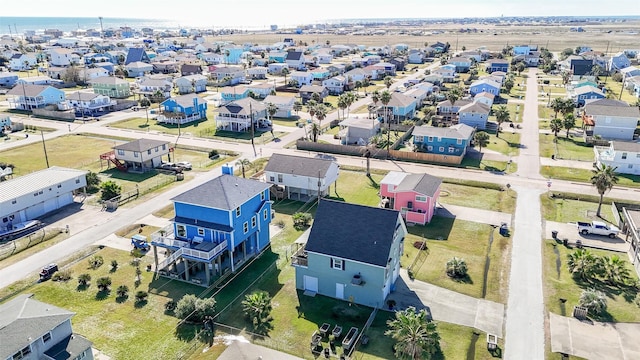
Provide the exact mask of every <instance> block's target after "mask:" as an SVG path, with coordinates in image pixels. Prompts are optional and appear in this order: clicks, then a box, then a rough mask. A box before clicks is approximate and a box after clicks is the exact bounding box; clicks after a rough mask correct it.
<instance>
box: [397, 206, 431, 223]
mask: <svg viewBox="0 0 640 360" xmlns="http://www.w3.org/2000/svg"><path fill="white" fill-rule="evenodd" d="M400 214H402V216H403V217H404V219H405V220H406V221H407V222H409V223H414V224H421V225H424V224H426V223H427V212H426V211H425V210H423V209H409V208H406V207H403V208H402V209H401V210H400Z"/></svg>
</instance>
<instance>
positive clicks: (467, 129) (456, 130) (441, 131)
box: [413, 124, 474, 139]
mask: <svg viewBox="0 0 640 360" xmlns="http://www.w3.org/2000/svg"><path fill="white" fill-rule="evenodd" d="M473 131H474V129H473V128H472V127H471V126H469V125H467V124H456V125H453V126H449V127H446V128H444V127H435V126H416V127H415V128H414V129H413V135H414V136H415V135H417V136H433V137H441V138H447V139H469V138H471V134H473Z"/></svg>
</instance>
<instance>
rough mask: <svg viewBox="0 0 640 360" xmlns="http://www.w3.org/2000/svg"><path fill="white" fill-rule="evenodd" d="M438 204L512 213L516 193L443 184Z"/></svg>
mask: <svg viewBox="0 0 640 360" xmlns="http://www.w3.org/2000/svg"><path fill="white" fill-rule="evenodd" d="M438 202H440V203H443V204H451V205H458V206H467V207H472V208H477V209H486V210H491V211H500V212H506V213H513V212H515V208H516V193H515V192H514V191H499V190H494V189H487V188H481V187H473V186H465V185H459V184H451V183H447V182H445V183H443V184H442V189H441V191H440V197H439V198H438Z"/></svg>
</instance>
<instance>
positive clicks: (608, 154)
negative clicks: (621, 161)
mask: <svg viewBox="0 0 640 360" xmlns="http://www.w3.org/2000/svg"><path fill="white" fill-rule="evenodd" d="M593 153H594V155H595V158H596V160H600V161H608V162H611V161H613V160H614V159H615V155H616V154H615V152H613V151H611V148H610V147H608V146H594V147H593Z"/></svg>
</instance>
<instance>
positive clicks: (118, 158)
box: [107, 139, 173, 172]
mask: <svg viewBox="0 0 640 360" xmlns="http://www.w3.org/2000/svg"><path fill="white" fill-rule="evenodd" d="M172 151H173V148H172V147H171V144H170V143H169V142H168V141H160V140H152V139H138V140H133V141H130V142H128V143H124V144H121V145H116V146H114V147H113V151H112V152H110V153H107V154H112V155H113V159H114V160H115V161H113V160H111V159H110V161H111V162H112V163H114V164H115V165H116V166H117V167H118V168H120V169H126V170H128V171H133V172H144V171H148V170H151V169H154V168H155V167H157V166H159V165H160V164H162V157H163V156H165V155H167V160H171V159H170V158H169V157H170V156H171V155H169V154H170V153H171V152H172Z"/></svg>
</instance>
